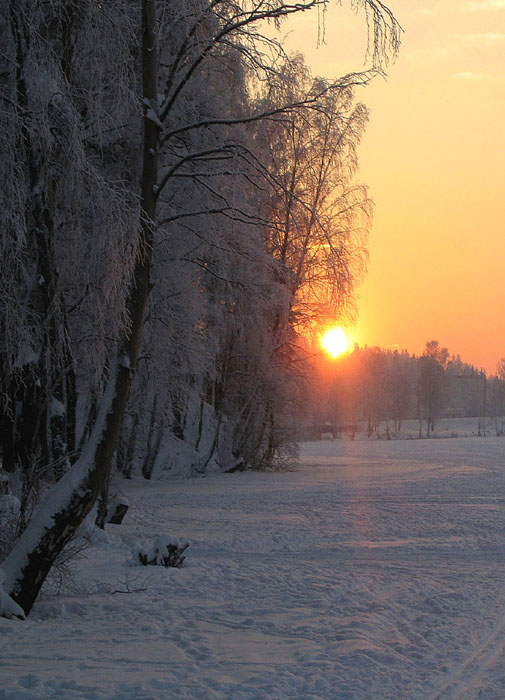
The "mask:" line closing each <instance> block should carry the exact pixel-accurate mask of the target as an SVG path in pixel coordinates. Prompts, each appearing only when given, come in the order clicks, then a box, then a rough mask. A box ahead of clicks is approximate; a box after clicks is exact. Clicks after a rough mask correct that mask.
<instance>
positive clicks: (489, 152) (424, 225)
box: [283, 0, 505, 372]
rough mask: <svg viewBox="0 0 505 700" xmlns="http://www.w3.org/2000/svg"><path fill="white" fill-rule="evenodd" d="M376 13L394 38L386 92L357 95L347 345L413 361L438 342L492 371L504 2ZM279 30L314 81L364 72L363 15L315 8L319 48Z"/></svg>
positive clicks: (406, 5) (409, 5) (498, 324)
mask: <svg viewBox="0 0 505 700" xmlns="http://www.w3.org/2000/svg"><path fill="white" fill-rule="evenodd" d="M386 4H387V5H388V6H389V7H390V8H391V10H392V11H393V12H394V14H395V16H396V18H397V19H398V21H399V22H400V24H401V25H402V27H403V29H404V30H405V31H404V34H403V35H402V46H401V48H400V52H399V55H398V58H397V60H396V61H395V62H394V63H391V64H390V65H389V66H387V73H388V79H387V81H384V80H381V79H377V80H374V81H372V83H371V84H370V85H369V86H368V87H366V88H361V89H357V91H356V94H357V99H359V100H363V102H364V103H365V104H366V105H367V106H368V107H369V108H370V110H371V114H370V121H369V124H368V127H367V130H366V133H365V136H364V138H363V141H362V143H361V144H360V147H359V149H358V157H359V162H360V172H359V180H360V181H361V182H364V183H366V184H367V185H368V186H369V187H370V193H371V196H372V197H373V199H374V202H375V210H374V222H373V229H372V233H371V236H370V240H369V251H370V262H369V265H368V274H367V276H366V278H365V281H364V283H363V285H362V286H361V287H360V288H359V289H358V295H359V297H358V320H357V325H356V328H355V331H354V335H355V340H356V342H357V343H358V344H359V345H360V346H363V345H365V344H367V345H369V346H375V345H377V346H379V347H384V348H389V349H392V350H394V349H399V350H401V349H406V350H408V351H409V352H411V353H422V352H423V348H424V345H425V343H426V341H427V340H429V339H432V338H435V339H437V340H439V341H440V342H441V343H442V344H443V345H444V346H446V347H448V348H449V350H450V351H451V353H454V354H457V353H460V354H461V357H462V359H464V360H465V361H468V362H471V363H472V364H474V365H476V366H477V367H484V368H485V369H486V370H487V371H488V372H494V371H495V368H496V362H497V361H498V360H499V358H500V357H502V356H504V355H505V340H504V339H505V315H504V314H502V313H499V312H498V310H499V309H501V308H503V305H504V304H505V285H504V284H503V270H504V268H505V246H504V245H503V232H502V227H501V226H500V224H499V222H501V221H503V217H504V215H505V198H504V196H503V192H504V188H505V175H504V170H503V152H504V150H505V129H503V114H504V110H505V89H504V87H505V64H504V61H503V56H504V55H505V54H504V51H505V4H504V2H503V1H500V2H497V1H496V2H486V1H485V0H482V1H480V2H457V1H456V0H445V1H444V2H442V0H426V2H423V3H413V2H410V1H408V0H391V1H390V2H386ZM344 5H345V3H344ZM288 30H289V31H291V30H293V31H292V32H291V33H290V34H289V36H288V41H289V47H288V48H292V50H302V51H303V52H304V53H305V54H306V56H307V60H308V62H309V64H310V66H311V67H312V70H313V72H314V73H315V74H316V75H325V76H338V75H343V74H345V73H346V72H349V71H352V70H355V69H356V66H357V65H360V62H362V61H363V55H364V53H365V50H366V32H363V26H362V16H361V15H360V14H356V13H353V12H345V11H343V7H342V6H340V4H339V3H335V4H332V3H328V7H327V9H326V8H325V37H326V42H319V41H318V26H317V21H314V22H313V23H312V25H311V24H309V20H308V18H307V16H306V14H305V13H304V14H303V15H302V16H297V17H296V18H293V20H292V21H290V24H289V26H288V25H287V24H286V26H284V25H283V32H284V33H288ZM455 115H457V118H455ZM470 281H471V282H470Z"/></svg>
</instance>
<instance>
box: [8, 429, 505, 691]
mask: <svg viewBox="0 0 505 700" xmlns="http://www.w3.org/2000/svg"><path fill="white" fill-rule="evenodd" d="M504 453H505V440H504V439H500V438H493V437H487V438H485V439H484V438H480V439H479V438H472V437H468V438H466V439H464V438H459V439H445V440H402V441H391V442H388V441H383V442H382V441H370V442H367V441H355V442H352V441H347V440H345V441H335V442H318V443H307V444H305V445H303V446H302V451H301V456H300V460H299V465H298V467H297V470H296V471H292V472H282V473H244V474H240V473H238V474H227V475H215V476H210V477H207V478H204V479H193V480H189V479H179V480H174V479H173V480H167V479H165V480H163V481H161V480H160V481H153V482H141V481H135V482H133V483H130V484H129V485H128V486H127V489H126V492H127V495H128V498H129V499H130V502H131V508H130V511H129V512H128V514H127V516H126V519H125V521H124V523H123V525H120V526H112V525H111V526H107V527H108V533H109V542H108V543H106V542H102V543H100V542H97V543H96V544H94V545H93V546H91V547H90V548H88V550H87V552H86V555H87V558H86V559H81V560H79V561H78V562H76V564H75V568H76V574H75V584H74V587H73V589H72V590H70V591H67V592H66V593H64V594H62V595H59V596H56V597H49V596H47V594H46V596H45V597H44V598H43V599H42V600H41V601H40V602H39V603H37V604H36V606H35V608H34V610H33V611H32V614H31V615H30V617H29V619H28V620H27V621H26V622H19V621H11V620H4V619H2V620H0V698H2V700H4V699H7V698H9V699H10V698H15V699H16V700H22V699H24V698H30V699H32V698H53V697H54V698H56V697H61V698H65V699H66V700H72V699H74V698H76V699H77V698H86V699H87V700H93V699H95V698H96V699H102V698H114V699H115V700H122V699H123V700H131V699H133V698H135V700H142V699H147V698H152V699H155V698H160V699H161V698H163V699H165V698H167V699H170V700H174V699H178V698H190V699H191V700H193V699H195V700H196V699H197V698H201V699H202V700H289V699H291V698H297V699H299V700H316V699H317V700H336V699H338V700H340V699H342V700H343V699H351V698H352V699H353V700H365V699H372V698H373V700H436V699H438V698H440V699H441V700H442V699H452V700H456V699H457V700H470V699H471V698H479V699H480V700H503V698H505V663H504V661H505V460H504ZM158 534H170V535H176V536H178V537H179V538H180V539H183V540H184V539H185V538H187V539H188V540H189V541H190V543H191V546H190V547H189V549H188V550H187V552H186V554H187V560H186V563H185V565H184V566H183V568H181V569H164V568H162V567H140V566H139V567H136V566H135V567H132V566H129V565H128V560H129V558H130V551H131V549H132V547H134V546H135V545H146V546H149V545H150V544H151V543H152V540H153V539H154V537H155V536H156V535H158Z"/></svg>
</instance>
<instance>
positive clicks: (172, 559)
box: [133, 535, 189, 568]
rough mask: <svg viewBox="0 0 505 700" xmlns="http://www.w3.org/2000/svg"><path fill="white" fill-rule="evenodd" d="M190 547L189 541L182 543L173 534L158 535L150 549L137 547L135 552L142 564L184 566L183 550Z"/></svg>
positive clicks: (135, 558)
mask: <svg viewBox="0 0 505 700" xmlns="http://www.w3.org/2000/svg"><path fill="white" fill-rule="evenodd" d="M188 547H189V542H186V543H184V544H181V542H180V541H179V539H178V538H177V537H173V536H172V535H158V536H157V537H155V539H154V542H153V544H152V547H151V548H150V549H142V548H139V549H136V550H134V552H133V558H134V560H138V561H139V562H140V563H141V564H142V566H148V565H151V566H165V567H176V568H179V567H181V566H182V564H183V562H184V559H185V557H184V556H182V555H183V552H184V551H185V550H186V549H187V548H188Z"/></svg>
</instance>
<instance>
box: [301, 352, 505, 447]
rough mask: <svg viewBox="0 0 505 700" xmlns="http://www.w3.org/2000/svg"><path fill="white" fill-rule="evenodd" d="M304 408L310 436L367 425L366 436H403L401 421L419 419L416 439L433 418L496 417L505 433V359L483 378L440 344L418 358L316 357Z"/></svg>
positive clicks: (363, 354) (358, 354)
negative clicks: (495, 373)
mask: <svg viewBox="0 0 505 700" xmlns="http://www.w3.org/2000/svg"><path fill="white" fill-rule="evenodd" d="M311 386H312V390H311V393H310V399H309V402H308V404H307V406H306V408H307V413H306V414H305V418H304V424H305V429H304V432H306V433H307V437H318V436H320V435H321V434H323V433H330V432H331V433H332V435H334V436H339V435H341V434H342V433H343V432H346V433H349V434H350V435H351V436H353V435H354V433H355V432H356V430H357V425H358V423H363V422H364V423H365V424H366V426H367V427H366V430H367V433H368V436H372V435H373V434H374V433H375V434H379V432H381V433H384V434H385V436H386V437H390V436H391V435H392V434H394V433H399V432H400V431H401V425H402V421H405V420H409V419H410V420H411V419H417V420H418V421H419V435H420V436H421V435H428V436H429V435H431V434H432V433H433V432H434V431H435V425H436V420H437V419H438V418H442V417H445V418H451V417H452V418H463V417H469V416H474V417H477V418H478V419H482V420H478V423H477V425H478V432H479V433H480V432H481V430H482V431H484V421H483V419H484V418H485V417H489V418H493V419H495V427H496V433H497V434H499V435H501V434H503V432H504V418H503V416H504V413H505V360H501V361H500V363H499V364H498V368H497V375H496V376H492V377H487V375H486V373H485V372H484V371H483V370H481V369H477V368H475V367H474V366H473V365H470V364H467V363H465V362H463V361H462V360H461V358H460V356H459V355H456V356H454V355H451V354H450V353H449V351H448V350H447V348H445V347H441V346H440V344H439V343H438V341H436V340H430V341H428V342H427V343H426V347H425V350H424V352H423V354H422V355H420V356H416V355H410V354H409V353H408V352H407V351H402V352H398V351H391V350H383V349H381V348H377V347H375V348H369V347H364V348H360V347H358V346H355V349H354V351H353V352H352V353H350V354H348V355H345V356H343V357H341V358H340V359H339V360H337V361H332V360H330V359H326V358H321V357H319V358H318V359H317V361H315V362H314V378H313V382H312V384H311Z"/></svg>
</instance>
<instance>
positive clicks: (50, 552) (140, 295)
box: [2, 0, 159, 614]
mask: <svg viewBox="0 0 505 700" xmlns="http://www.w3.org/2000/svg"><path fill="white" fill-rule="evenodd" d="M155 30H156V2H155V0H143V2H142V85H143V98H144V119H143V125H144V141H143V159H142V176H141V178H142V179H141V205H142V206H141V222H140V234H139V245H138V252H137V259H136V263H135V268H134V273H133V280H132V284H131V288H130V294H129V298H128V301H127V308H128V312H129V317H130V325H129V329H128V332H127V335H126V336H125V338H124V341H123V343H122V345H121V347H120V351H119V356H118V360H117V362H116V363H115V365H114V367H113V368H112V370H111V373H110V377H109V381H108V383H107V388H106V390H105V394H104V396H103V398H102V401H101V405H100V409H99V413H98V418H97V421H96V423H95V425H94V428H93V430H92V433H91V435H90V438H89V440H88V441H87V443H86V445H85V447H84V449H83V452H82V454H81V455H80V457H79V459H78V460H77V462H76V463H75V464H74V466H73V467H72V468H71V469H70V471H68V472H67V473H66V474H65V475H64V476H63V477H62V479H61V480H60V481H59V482H58V483H57V484H55V486H54V487H53V488H52V489H51V491H50V492H49V494H48V496H47V498H46V500H45V501H44V502H43V503H42V504H41V507H40V508H39V510H38V511H37V513H36V515H35V517H34V518H33V519H32V521H31V522H30V524H29V526H28V527H27V529H26V530H25V532H24V533H23V535H22V536H21V538H20V539H19V540H18V542H17V544H16V546H15V547H14V549H13V550H12V552H11V553H10V555H9V556H8V557H7V558H6V560H5V561H4V562H3V563H2V569H3V572H4V574H5V582H4V589H5V591H6V592H7V593H8V595H9V596H10V597H11V598H12V599H13V600H14V601H15V602H16V603H17V604H18V605H19V606H21V608H22V609H23V610H24V612H25V614H28V613H29V612H30V610H31V608H32V606H33V604H34V602H35V599H36V597H37V595H38V593H39V590H40V588H41V586H42V584H43V582H44V580H45V578H46V576H47V574H48V572H49V570H50V568H51V566H52V564H53V562H54V560H55V559H56V557H57V555H58V554H59V552H60V551H61V550H62V549H63V547H64V546H65V545H66V544H67V542H68V541H69V540H70V539H71V538H72V536H73V535H74V534H75V531H76V530H77V528H78V527H79V525H80V524H81V523H82V521H83V520H84V518H85V517H86V515H87V514H88V513H89V511H90V510H91V508H92V507H93V505H94V504H95V502H96V499H97V497H98V495H99V493H100V491H101V489H102V486H103V484H104V482H105V480H106V479H107V476H108V474H109V472H110V468H111V464H112V459H113V456H114V450H115V448H116V444H117V441H118V438H119V431H120V428H121V424H122V421H123V417H124V413H125V409H126V404H127V401H128V395H129V391H130V386H131V381H132V376H133V372H134V370H135V366H136V362H137V358H138V355H139V351H140V346H141V341H142V332H143V325H144V316H145V308H146V304H147V299H148V296H149V292H150V288H151V282H150V272H151V262H152V247H153V231H154V226H153V221H154V215H155V211H156V185H157V179H158V141H159V126H158V123H157V119H156V118H153V114H154V115H156V114H157V46H156V34H155Z"/></svg>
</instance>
